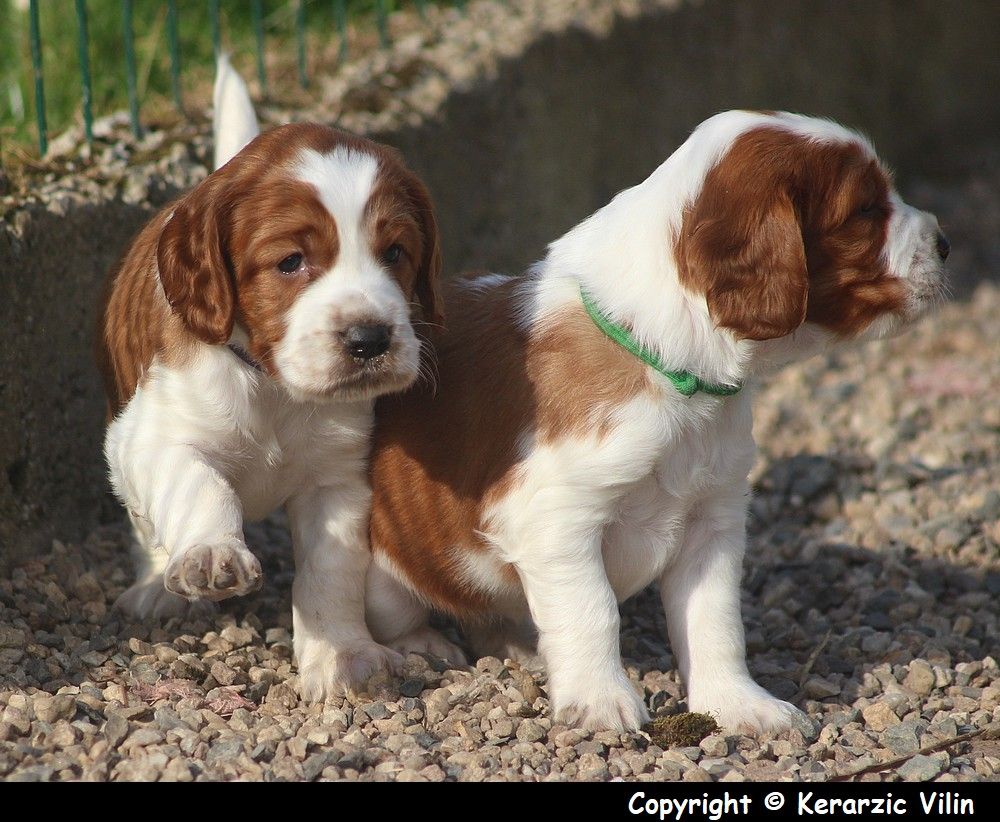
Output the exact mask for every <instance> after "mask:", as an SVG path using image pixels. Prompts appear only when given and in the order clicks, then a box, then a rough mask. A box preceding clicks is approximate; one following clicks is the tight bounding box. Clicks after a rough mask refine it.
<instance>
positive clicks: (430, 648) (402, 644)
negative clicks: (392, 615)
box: [389, 625, 469, 668]
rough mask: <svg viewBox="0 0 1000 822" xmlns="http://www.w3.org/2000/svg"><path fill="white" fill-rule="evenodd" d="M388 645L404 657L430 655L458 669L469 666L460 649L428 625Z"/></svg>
mask: <svg viewBox="0 0 1000 822" xmlns="http://www.w3.org/2000/svg"><path fill="white" fill-rule="evenodd" d="M389 645H390V646H391V647H392V648H393V649H394V650H396V651H399V653H401V654H402V655H403V656H404V657H405V656H406V655H407V654H430V655H431V656H436V657H438V658H439V659H443V660H445V661H446V662H450V663H451V664H452V665H457V666H458V667H460V668H461V667H465V666H466V665H468V664H469V663H468V660H467V659H466V658H465V654H464V653H462V649H461V648H459V647H458V646H457V645H456V644H455V643H454V642H449V641H448V640H447V639H445V638H444V636H443V635H442V634H441V632H440V631H435V630H434V629H433V628H431V627H430V626H429V625H423V626H421V627H420V628H415V629H414V630H412V631H410V632H409V633H408V634H403V635H402V636H401V637H397V638H396V639H394V640H392V642H390V643H389Z"/></svg>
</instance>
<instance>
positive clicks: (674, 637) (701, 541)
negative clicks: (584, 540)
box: [660, 483, 801, 732]
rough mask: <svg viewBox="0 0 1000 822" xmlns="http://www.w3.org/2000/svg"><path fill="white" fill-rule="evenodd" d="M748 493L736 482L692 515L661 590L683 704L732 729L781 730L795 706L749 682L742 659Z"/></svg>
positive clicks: (794, 712) (789, 721)
mask: <svg viewBox="0 0 1000 822" xmlns="http://www.w3.org/2000/svg"><path fill="white" fill-rule="evenodd" d="M748 497H749V490H748V488H747V486H746V484H745V483H738V484H735V485H734V486H733V487H732V488H730V489H727V490H726V491H725V492H723V493H721V494H719V496H717V497H714V498H712V499H710V500H708V501H705V502H703V503H702V504H701V505H700V506H699V508H698V510H696V511H695V512H694V513H692V515H691V517H690V520H689V522H688V524H687V529H686V533H685V536H684V541H683V544H682V547H681V551H680V553H679V555H678V556H677V558H676V559H675V561H674V562H673V563H672V564H671V565H670V566H669V567H668V568H667V570H666V571H665V572H664V574H663V575H662V577H661V578H660V596H661V598H662V600H663V607H664V610H665V611H666V615H667V628H668V630H669V633H670V644H671V647H672V648H673V651H674V655H675V656H676V658H677V661H678V665H679V668H680V672H681V677H682V678H683V680H684V682H685V683H686V685H687V691H688V708H689V709H690V710H692V711H699V712H703V713H707V714H711V715H712V716H714V717H715V719H716V721H717V722H718V723H719V724H720V725H722V726H724V727H726V728H729V729H731V730H742V729H749V730H751V731H758V732H759V731H780V730H784V729H787V728H789V727H791V725H792V724H793V722H794V720H795V718H796V717H797V716H801V712H800V711H799V710H798V709H797V708H795V707H793V706H792V705H790V704H789V703H787V702H783V701H782V700H780V699H776V698H775V697H773V696H771V694H769V693H768V692H767V691H766V690H764V689H763V688H761V687H760V686H759V685H758V684H757V683H756V682H754V681H753V679H752V678H751V676H750V672H749V671H748V670H747V664H746V645H745V642H744V637H743V621H742V619H741V617H740V579H741V576H742V571H743V569H742V563H743V554H744V551H745V548H746V530H745V519H746V505H747V499H748Z"/></svg>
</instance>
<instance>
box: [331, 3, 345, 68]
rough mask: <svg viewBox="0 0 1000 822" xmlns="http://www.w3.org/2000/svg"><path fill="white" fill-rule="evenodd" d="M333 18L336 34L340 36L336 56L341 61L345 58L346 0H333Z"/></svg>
mask: <svg viewBox="0 0 1000 822" xmlns="http://www.w3.org/2000/svg"><path fill="white" fill-rule="evenodd" d="M333 19H334V21H335V22H336V23H337V36H338V37H340V49H339V53H338V55H337V58H338V59H339V60H340V62H341V63H343V62H344V61H345V60H346V59H347V2H346V0H333Z"/></svg>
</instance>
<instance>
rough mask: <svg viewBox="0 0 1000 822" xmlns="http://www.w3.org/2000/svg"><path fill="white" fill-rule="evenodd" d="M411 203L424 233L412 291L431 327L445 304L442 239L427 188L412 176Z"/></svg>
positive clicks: (440, 322) (439, 320)
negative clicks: (443, 295)
mask: <svg viewBox="0 0 1000 822" xmlns="http://www.w3.org/2000/svg"><path fill="white" fill-rule="evenodd" d="M407 188H408V189H409V195H410V201H411V202H412V203H413V206H414V208H415V209H416V215H417V221H418V222H419V224H420V232H421V234H423V254H422V255H421V258H420V264H419V266H418V268H417V281H416V283H415V284H414V287H413V288H414V291H415V292H416V295H417V299H418V300H420V305H421V306H422V307H423V309H424V320H425V321H427V322H428V323H431V324H432V325H434V326H440V325H443V323H444V301H443V299H442V298H441V238H440V236H439V234H438V227H437V221H436V220H435V219H434V206H433V205H432V203H431V196H430V193H429V192H428V191H427V187H426V186H425V185H424V184H423V183H422V182H421V181H420V179H419V178H418V177H417V176H416V175H415V174H410V175H409V179H408V182H407Z"/></svg>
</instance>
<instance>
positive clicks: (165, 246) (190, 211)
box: [156, 175, 236, 344]
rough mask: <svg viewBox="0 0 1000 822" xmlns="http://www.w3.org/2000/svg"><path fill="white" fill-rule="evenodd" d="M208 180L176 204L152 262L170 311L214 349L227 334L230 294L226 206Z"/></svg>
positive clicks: (232, 289)
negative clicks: (155, 267)
mask: <svg viewBox="0 0 1000 822" xmlns="http://www.w3.org/2000/svg"><path fill="white" fill-rule="evenodd" d="M213 177H215V175H213ZM213 177H210V178H209V179H207V180H205V181H204V182H203V183H202V184H201V185H199V186H198V187H197V188H195V189H194V191H192V192H191V193H190V194H188V196H187V197H185V198H184V199H183V200H181V201H180V202H178V203H177V207H176V208H175V209H174V211H173V214H172V215H171V216H170V218H169V219H168V221H167V223H166V225H165V226H164V227H163V231H162V232H160V239H159V242H158V243H157V247H156V262H157V265H158V267H159V273H160V282H161V283H162V284H163V291H164V293H165V294H166V296H167V302H169V303H170V307H171V308H172V309H173V310H174V311H175V312H176V313H177V314H178V315H180V317H181V319H182V320H183V321H184V324H185V325H186V326H187V327H188V329H189V330H190V331H191V333H192V334H194V335H195V336H196V337H197V338H198V339H200V340H202V341H203V342H206V343H212V344H219V343H224V342H226V341H227V340H228V339H229V337H230V336H231V334H232V332H233V322H234V319H235V312H236V291H235V286H234V283H233V275H232V272H231V271H230V266H229V258H228V255H227V253H226V248H225V245H226V232H225V230H224V225H223V222H224V221H225V219H226V205H225V201H224V198H223V197H222V196H221V194H222V192H221V188H222V186H221V181H219V180H216V179H213Z"/></svg>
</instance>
